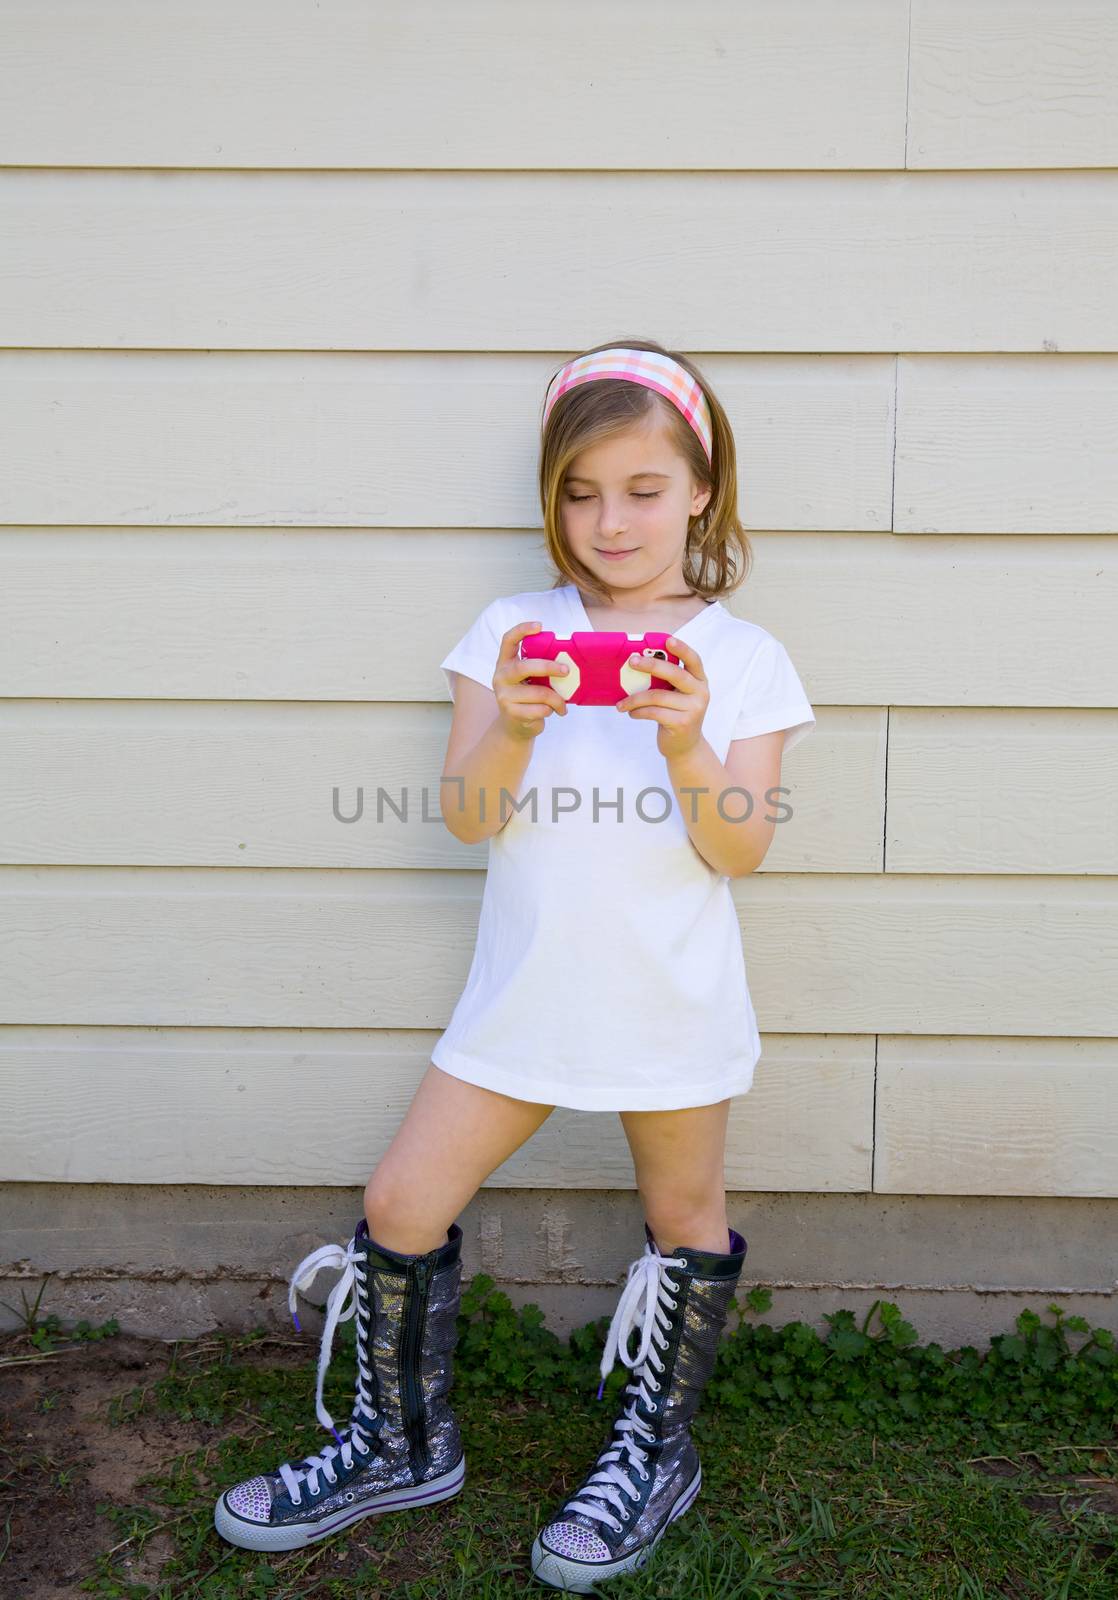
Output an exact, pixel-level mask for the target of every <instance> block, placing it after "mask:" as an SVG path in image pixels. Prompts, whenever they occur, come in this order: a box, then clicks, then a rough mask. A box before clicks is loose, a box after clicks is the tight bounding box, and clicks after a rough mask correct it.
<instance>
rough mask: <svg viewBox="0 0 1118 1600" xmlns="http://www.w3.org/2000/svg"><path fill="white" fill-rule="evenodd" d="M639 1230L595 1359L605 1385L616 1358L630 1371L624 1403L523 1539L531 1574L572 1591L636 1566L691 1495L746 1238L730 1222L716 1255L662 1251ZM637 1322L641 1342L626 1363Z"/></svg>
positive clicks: (586, 1591) (698, 1472)
mask: <svg viewBox="0 0 1118 1600" xmlns="http://www.w3.org/2000/svg"><path fill="white" fill-rule="evenodd" d="M644 1231H645V1234H646V1236H647V1242H646V1244H645V1248H644V1255H643V1256H641V1257H639V1258H638V1259H637V1260H636V1261H634V1262H633V1263H632V1264H631V1266H630V1267H629V1276H628V1281H627V1282H626V1284H625V1287H624V1288H623V1289H622V1291H621V1298H620V1301H619V1302H618V1306H617V1310H616V1311H615V1312H614V1316H613V1321H612V1323H611V1325H610V1329H609V1334H608V1336H607V1338H606V1348H605V1354H604V1355H603V1357H602V1367H601V1371H602V1383H603V1384H604V1383H605V1380H606V1378H608V1376H609V1374H610V1373H611V1372H612V1370H613V1366H614V1361H615V1358H616V1356H618V1355H620V1357H621V1360H622V1361H623V1362H624V1363H625V1365H626V1366H627V1367H631V1368H632V1370H633V1378H632V1382H630V1383H629V1384H627V1385H626V1388H625V1391H624V1393H625V1396H626V1397H627V1398H626V1400H625V1403H624V1404H623V1406H622V1408H621V1411H620V1414H619V1415H618V1416H617V1417H616V1418H615V1419H614V1422H613V1425H612V1428H611V1430H610V1437H609V1440H608V1441H607V1443H606V1445H605V1447H604V1448H603V1450H602V1451H601V1453H600V1454H599V1456H598V1459H597V1463H596V1466H595V1467H594V1468H593V1469H592V1470H591V1472H590V1473H589V1475H588V1476H587V1477H586V1478H584V1479H583V1481H582V1484H581V1485H580V1487H579V1488H578V1489H577V1490H576V1491H575V1493H574V1494H573V1495H572V1496H570V1497H569V1498H568V1499H567V1500H565V1501H564V1502H563V1505H562V1506H561V1507H560V1508H559V1510H558V1511H557V1512H556V1513H555V1515H554V1516H553V1517H551V1518H550V1520H549V1521H548V1522H547V1523H546V1524H545V1525H544V1527H542V1528H541V1529H540V1531H539V1534H538V1535H537V1537H536V1540H535V1543H534V1544H533V1546H532V1571H533V1573H534V1574H535V1576H536V1577H537V1578H538V1579H540V1581H541V1582H543V1583H546V1584H550V1585H551V1587H552V1588H554V1589H566V1590H569V1591H573V1592H574V1593H576V1594H589V1593H590V1592H591V1591H592V1590H593V1589H594V1587H595V1586H596V1585H597V1584H599V1583H601V1582H602V1581H603V1579H608V1578H612V1577H616V1576H617V1575H618V1574H620V1573H623V1572H631V1571H633V1570H634V1569H636V1568H637V1567H643V1566H644V1565H645V1564H646V1562H647V1561H648V1560H649V1559H650V1557H651V1555H652V1552H653V1550H654V1549H655V1547H656V1545H657V1543H658V1542H659V1540H660V1539H661V1537H662V1536H663V1534H664V1533H665V1532H666V1530H667V1528H668V1526H669V1525H670V1524H671V1523H672V1522H674V1521H675V1519H676V1518H677V1517H679V1516H682V1515H683V1513H684V1512H685V1511H686V1510H687V1508H688V1506H689V1505H690V1504H691V1502H692V1501H693V1500H694V1498H695V1496H696V1495H697V1494H698V1492H699V1484H700V1482H701V1479H702V1472H701V1470H700V1467H699V1457H698V1452H697V1451H696V1449H695V1444H694V1441H693V1440H692V1438H691V1433H690V1422H691V1418H692V1417H693V1416H694V1414H695V1411H696V1409H697V1407H698V1404H699V1400H700V1397H701V1395H702V1391H703V1389H704V1388H705V1386H706V1384H707V1382H708V1380H709V1378H710V1375H711V1373H712V1372H713V1370H714V1361H715V1356H716V1354H717V1349H718V1339H719V1335H720V1334H721V1332H722V1329H723V1328H724V1326H725V1324H726V1318H727V1316H728V1314H729V1309H730V1304H731V1302H732V1300H733V1296H734V1290H735V1288H736V1287H737V1282H738V1279H739V1277H740V1276H741V1269H742V1264H743V1262H744V1261H745V1250H746V1245H745V1240H744V1239H743V1238H742V1236H741V1234H740V1233H735V1232H734V1230H733V1229H732V1228H731V1229H730V1234H729V1239H728V1243H729V1245H730V1250H729V1251H728V1252H727V1253H726V1254H725V1255H722V1254H719V1253H718V1252H716V1251H712V1250H691V1249H688V1248H687V1247H686V1246H684V1245H680V1246H678V1247H677V1249H676V1251H675V1253H674V1254H673V1255H670V1256H665V1255H661V1253H660V1251H659V1248H658V1246H657V1244H656V1240H655V1237H654V1236H653V1234H652V1231H651V1229H650V1228H649V1226H648V1224H647V1223H645V1230H644ZM637 1326H640V1329H641V1340H640V1347H639V1349H638V1351H637V1354H636V1357H635V1358H631V1357H630V1355H629V1339H630V1335H631V1333H632V1330H633V1329H634V1327H637ZM598 1392H599V1395H600V1394H601V1390H600V1389H599V1391H598Z"/></svg>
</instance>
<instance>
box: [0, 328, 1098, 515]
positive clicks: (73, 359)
mask: <svg viewBox="0 0 1118 1600" xmlns="http://www.w3.org/2000/svg"><path fill="white" fill-rule="evenodd" d="M554 365H555V359H554V358H553V357H547V358H544V357H540V356H538V355H512V354H504V355H452V354H444V355H441V356H436V355H427V354H408V355H404V354H401V355H373V354H362V353H357V352H352V353H346V354H329V353H325V352H315V353H302V354H286V353H282V352H278V351H277V352H253V353H244V354H237V353H233V352H222V353H215V354H202V353H198V352H193V353H187V352H178V353H175V352H162V351H146V352H130V353H127V354H125V353H121V352H97V351H52V352H47V351H6V352H4V353H3V354H0V520H2V521H3V522H5V523H8V524H15V525H18V524H45V525H58V524H75V525H76V524H86V525H88V524H112V525H115V526H139V525H146V524H151V523H177V524H183V523H193V524H198V525H199V526H215V525H225V524H237V525H241V526H267V525H269V524H275V523H280V524H283V525H285V526H288V525H289V526H315V525H322V526H344V527H370V526H372V527H383V526H385V525H389V526H395V527H400V528H433V527H454V526H466V527H513V528H525V527H532V526H538V522H539V500H538V493H537V491H536V489H535V485H534V482H533V476H532V473H531V472H530V471H526V470H525V462H528V461H531V459H532V456H533V452H534V450H535V448H536V438H537V433H538V415H539V409H540V403H541V396H542V394H543V391H544V388H545V387H546V383H547V379H548V376H549V374H550V372H551V371H552V370H553V367H554ZM704 366H705V368H706V370H707V372H708V374H709V376H710V379H711V381H712V383H714V384H715V385H716V387H717V388H718V390H719V392H720V393H721V395H722V397H723V399H724V402H725V404H726V407H727V411H728V413H729V416H730V419H731V422H732V423H733V425H734V428H735V431H736V432H737V434H738V436H739V437H740V438H741V440H742V441H743V443H742V451H741V462H740V467H741V474H740V476H741V500H742V513H743V520H744V521H745V523H746V526H747V527H750V528H768V529H774V530H778V529H787V530H801V529H802V530H806V531H823V530H830V529H834V530H865V531H881V530H883V529H886V528H889V527H890V526H894V527H895V529H896V531H898V532H929V533H935V532H940V533H1055V532H1060V533H1064V534H1067V533H1106V532H1112V531H1113V530H1114V526H1115V511H1114V507H1115V504H1116V503H1118V450H1115V448H1114V441H1115V439H1116V438H1118V355H1114V356H1110V355H1079V356H1061V357H1060V358H1059V359H1058V360H1056V359H1054V358H1053V357H1050V356H1040V355H997V356H949V355H916V356H901V357H896V358H894V357H892V356H884V355H881V356H871V355H866V356H848V357H842V356H821V357H814V358H812V357H809V356H798V355H788V356H776V355H754V356H745V355H739V356H713V357H707V358H706V360H705V362H704ZM479 386H481V387H483V388H484V394H485V404H484V406H480V405H477V404H476V403H474V395H475V393H476V391H477V390H478V388H479ZM432 440H438V441H440V443H439V447H438V448H437V449H434V450H432V449H431V441H432ZM762 440H763V441H764V443H763V446H762V444H761V441H762ZM894 458H895V459H894ZM894 472H895V485H894ZM894 494H895V496H896V504H895V512H894V510H893V495H894Z"/></svg>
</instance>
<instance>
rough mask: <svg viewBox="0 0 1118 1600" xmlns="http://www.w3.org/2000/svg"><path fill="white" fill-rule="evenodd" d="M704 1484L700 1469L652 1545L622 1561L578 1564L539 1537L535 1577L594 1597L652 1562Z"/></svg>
mask: <svg viewBox="0 0 1118 1600" xmlns="http://www.w3.org/2000/svg"><path fill="white" fill-rule="evenodd" d="M702 1481H703V1470H702V1467H696V1469H695V1476H694V1477H693V1478H692V1479H691V1482H690V1483H689V1484H688V1485H687V1487H686V1489H684V1491H683V1493H682V1494H681V1495H680V1497H679V1499H678V1500H677V1501H676V1503H675V1505H674V1506H673V1507H672V1509H671V1511H670V1513H669V1515H668V1520H667V1521H666V1522H665V1523H664V1526H663V1527H662V1528H661V1529H660V1532H659V1533H658V1534H657V1535H656V1537H655V1539H653V1540H652V1542H651V1544H646V1545H644V1546H642V1548H641V1549H640V1550H634V1551H633V1553H632V1555H629V1556H623V1557H622V1558H621V1560H620V1561H576V1560H575V1559H574V1558H573V1557H571V1556H561V1555H558V1554H557V1553H556V1552H555V1551H554V1550H549V1549H548V1548H547V1546H546V1545H545V1544H541V1542H540V1537H539V1535H538V1534H537V1535H536V1540H535V1543H534V1544H533V1546H532V1575H533V1577H536V1578H538V1579H539V1580H540V1582H541V1583H546V1584H550V1586H551V1587H552V1588H553V1589H566V1590H568V1591H570V1592H572V1593H574V1594H593V1593H594V1589H595V1586H596V1585H597V1584H599V1583H601V1582H603V1581H604V1580H605V1579H606V1578H616V1577H618V1576H619V1575H620V1574H621V1573H623V1572H636V1571H637V1569H638V1568H640V1567H643V1566H645V1565H646V1564H647V1563H648V1562H649V1561H650V1560H651V1559H652V1552H653V1551H654V1550H655V1548H656V1546H657V1545H658V1544H659V1543H660V1540H661V1539H662V1538H663V1537H664V1535H665V1534H666V1533H667V1531H668V1529H669V1528H670V1527H671V1525H672V1523H673V1522H674V1521H675V1519H676V1518H677V1517H681V1516H682V1515H683V1513H684V1512H685V1511H686V1510H687V1508H688V1506H689V1505H690V1504H691V1502H692V1501H693V1500H694V1498H695V1496H696V1495H697V1494H698V1492H699V1485H700V1484H701V1483H702Z"/></svg>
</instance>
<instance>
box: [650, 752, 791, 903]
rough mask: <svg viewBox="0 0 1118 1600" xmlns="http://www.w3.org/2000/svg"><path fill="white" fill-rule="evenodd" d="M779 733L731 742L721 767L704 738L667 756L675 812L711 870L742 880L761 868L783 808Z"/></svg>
mask: <svg viewBox="0 0 1118 1600" xmlns="http://www.w3.org/2000/svg"><path fill="white" fill-rule="evenodd" d="M783 750H784V729H783V728H778V729H777V730H776V732H775V733H758V734H755V735H754V737H753V738H752V739H735V740H734V741H733V742H732V743H731V745H730V751H729V754H728V755H727V757H726V763H725V765H723V763H722V762H721V761H719V759H718V757H717V756H716V755H715V753H714V751H713V749H712V748H711V746H710V745H709V744H708V743H707V741H706V740H705V739H702V738H700V740H699V741H698V743H697V744H695V745H694V746H692V748H691V749H690V750H686V751H683V752H681V753H679V754H677V755H670V756H668V758H667V762H668V775H669V777H670V778H671V780H672V788H673V789H674V790H675V796H676V799H677V800H678V801H679V809H680V811H681V812H682V813H683V820H684V822H685V823H686V825H687V832H688V833H689V834H690V835H691V843H692V844H693V845H694V846H695V849H696V850H697V851H698V852H699V854H700V855H701V856H702V857H703V859H704V860H705V861H708V862H709V863H710V865H711V866H712V867H713V868H714V870H715V871H716V872H724V873H725V874H726V876H727V877H728V878H743V877H744V876H745V875H746V873H748V872H754V871H756V869H757V868H758V867H759V866H760V865H761V862H762V861H763V860H764V859H765V855H766V853H767V852H768V848H769V845H770V844H771V843H772V838H773V830H774V829H775V827H776V824H777V822H778V821H780V820H782V819H781V818H780V817H775V816H772V815H771V812H772V809H773V807H774V805H780V804H783V802H782V801H779V800H778V798H777V797H776V796H775V795H774V794H773V791H774V790H775V789H776V788H777V785H778V784H779V783H780V760H781V755H782V753H783Z"/></svg>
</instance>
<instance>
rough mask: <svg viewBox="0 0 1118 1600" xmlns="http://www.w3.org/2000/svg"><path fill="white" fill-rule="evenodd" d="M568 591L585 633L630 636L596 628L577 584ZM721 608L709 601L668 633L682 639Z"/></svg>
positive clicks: (568, 586) (717, 603)
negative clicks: (687, 632)
mask: <svg viewBox="0 0 1118 1600" xmlns="http://www.w3.org/2000/svg"><path fill="white" fill-rule="evenodd" d="M567 591H568V593H569V594H570V597H571V600H572V601H573V603H574V608H575V610H576V611H577V612H578V613H579V614H580V616H581V617H582V621H583V626H584V628H585V631H586V632H587V633H609V632H611V631H613V632H617V633H624V634H626V635H627V634H628V632H629V630H628V628H617V629H615V630H611V629H609V628H596V627H595V626H594V624H593V623H592V622H591V620H590V617H589V614H588V612H587V610H586V607H585V605H584V604H583V601H582V596H581V595H580V594H579V592H578V585H577V584H576V583H568V584H567ZM721 606H722V602H721V600H708V601H707V603H706V605H705V606H704V607H703V609H702V611H696V613H695V615H694V616H693V617H688V619H687V621H686V622H681V623H680V625H679V627H678V628H669V629H668V632H669V633H670V634H671V635H672V637H673V638H676V637H681V636H682V635H683V634H684V633H685V632H686V630H687V629H688V628H690V627H691V626H692V624H693V623H696V622H698V621H699V620H700V618H702V617H705V616H706V615H707V614H708V613H709V612H711V611H718V610H720V609H721ZM578 631H579V632H582V631H583V630H582V629H579V630H578Z"/></svg>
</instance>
